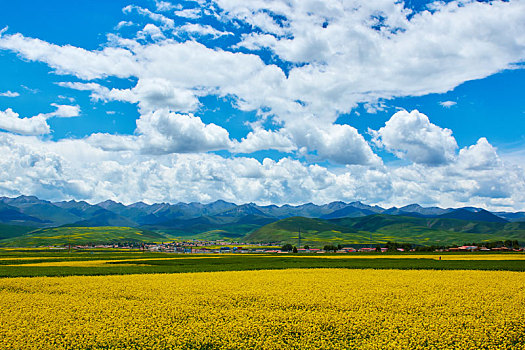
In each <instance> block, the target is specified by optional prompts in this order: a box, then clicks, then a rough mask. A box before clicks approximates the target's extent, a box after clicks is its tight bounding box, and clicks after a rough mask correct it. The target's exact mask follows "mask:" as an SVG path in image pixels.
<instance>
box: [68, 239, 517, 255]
mask: <svg viewBox="0 0 525 350" xmlns="http://www.w3.org/2000/svg"><path fill="white" fill-rule="evenodd" d="M236 244H238V243H235V242H233V243H232V242H225V241H191V242H173V243H160V244H158V243H150V244H142V245H140V246H139V247H140V249H141V250H143V251H150V252H166V253H182V254H220V253H276V254H287V253H291V251H288V250H282V249H278V248H268V247H269V246H277V245H278V244H277V243H266V244H259V245H256V244H251V245H250V246H249V247H246V246H244V245H242V244H238V245H236ZM61 248H63V247H61ZM71 248H75V249H93V248H98V249H100V248H104V249H137V248H138V247H137V246H136V245H133V246H132V245H117V244H97V245H76V246H74V247H71ZM379 250H380V251H381V252H382V253H384V252H387V248H384V247H383V248H370V247H362V248H353V247H342V248H341V249H339V250H336V251H327V250H324V249H319V248H309V249H305V248H299V249H297V253H298V254H306V253H310V254H311V253H314V254H323V253H327V252H329V253H334V252H335V253H366V252H379ZM396 250H397V251H398V252H404V251H405V249H403V248H397V249H396ZM410 251H415V249H411V250H410ZM436 251H439V252H473V251H481V252H483V251H515V252H520V251H525V248H524V247H521V248H519V249H512V248H508V247H497V248H487V247H483V246H475V245H463V246H460V247H453V248H446V249H436Z"/></svg>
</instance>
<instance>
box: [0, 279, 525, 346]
mask: <svg viewBox="0 0 525 350" xmlns="http://www.w3.org/2000/svg"><path fill="white" fill-rule="evenodd" d="M0 303H1V304H0V305H2V311H1V313H0V349H525V316H524V315H525V273H523V272H508V271H433V270H427V271H421V270H347V269H300V270H292V269H291V270H279V271H269V270H263V271H233V272H232V271H229V272H204V273H188V274H165V275H162V274H158V275H126V276H72V277H37V278H6V279H0Z"/></svg>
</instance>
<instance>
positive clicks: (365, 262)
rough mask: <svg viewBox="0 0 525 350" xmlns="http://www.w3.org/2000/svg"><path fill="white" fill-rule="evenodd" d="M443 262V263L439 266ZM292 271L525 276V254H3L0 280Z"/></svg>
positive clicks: (6, 251) (0, 255) (0, 252)
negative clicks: (517, 273) (495, 272)
mask: <svg viewBox="0 0 525 350" xmlns="http://www.w3.org/2000/svg"><path fill="white" fill-rule="evenodd" d="M439 257H441V260H439ZM290 268H294V269H297V268H346V269H426V270H507V271H525V254H524V253H515V254H512V253H510V254H509V253H499V254H485V253H469V254H464V253H463V254H457V253H448V254H447V253H440V254H438V253H431V254H428V253H427V254H411V253H393V254H388V253H372V254H367V253H351V254H304V255H301V254H215V255H211V254H207V255H195V254H191V255H184V254H170V253H150V252H145V253H143V252H139V251H111V250H93V251H73V252H72V253H71V254H69V253H68V252H67V251H66V250H61V251H52V250H43V249H34V250H32V249H23V250H15V249H4V250H0V277H22V276H25V277H31V276H71V275H116V274H150V273H185V272H207V271H242V270H265V269H268V270H282V269H290Z"/></svg>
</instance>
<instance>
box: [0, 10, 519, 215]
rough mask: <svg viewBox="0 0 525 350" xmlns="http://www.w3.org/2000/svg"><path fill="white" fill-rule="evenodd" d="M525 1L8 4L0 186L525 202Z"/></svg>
mask: <svg viewBox="0 0 525 350" xmlns="http://www.w3.org/2000/svg"><path fill="white" fill-rule="evenodd" d="M524 9H525V4H524V2H523V1H508V2H499V1H495V2H491V3H489V2H476V1H447V2H440V3H437V2H436V3H430V2H425V1H407V2H405V3H403V2H396V1H393V0H392V1H390V0H373V1H335V0H330V1H314V0H311V1H291V2H284V1H278V0H271V1H266V2H249V3H246V4H245V3H243V2H235V1H229V0H216V1H179V2H170V1H155V0H151V1H149V0H148V1H130V0H126V1H111V2H106V1H76V2H67V1H47V2H45V3H44V2H37V1H34V2H29V3H27V2H25V3H23V4H22V3H20V2H10V3H8V4H3V5H2V11H1V13H0V31H1V34H0V35H1V36H0V76H1V77H2V79H0V152H1V154H3V155H5V156H4V157H2V159H1V160H0V173H1V175H2V176H0V195H7V196H15V195H20V194H28V195H37V196H39V197H42V198H45V199H51V200H65V199H77V200H87V201H89V202H97V201H102V200H105V199H113V200H117V201H121V202H124V203H131V202H135V201H146V202H161V201H166V202H179V201H184V202H189V201H202V202H208V201H213V200H217V199H224V200H229V201H233V202H236V203H243V202H257V203H261V204H268V203H275V204H284V203H291V204H299V203H305V202H315V203H325V202H330V201H333V200H343V201H353V200H361V201H363V202H367V203H370V204H380V205H384V206H390V205H397V206H400V205H406V204H410V203H413V202H418V203H420V204H423V205H439V206H443V207H460V206H466V205H475V206H480V207H484V208H487V209H492V210H502V211H504V210H525V204H524V203H525V195H524V193H525V191H524V189H525V172H524V170H523V159H525V147H524V146H525V133H524V132H523V130H525V105H524V103H523V101H524V100H525V99H524V97H525V96H524V95H525V93H524V92H523V91H525V89H524V88H525V86H524V85H525V84H524V82H525V79H524V78H525V71H524V70H523V64H524V59H525V44H524V42H525V34H524V33H525V17H524V15H523V13H525V11H524ZM2 28H3V29H2Z"/></svg>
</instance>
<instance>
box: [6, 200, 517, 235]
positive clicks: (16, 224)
mask: <svg viewBox="0 0 525 350" xmlns="http://www.w3.org/2000/svg"><path fill="white" fill-rule="evenodd" d="M55 227H61V228H63V230H64V232H66V231H68V230H69V231H71V230H72V229H73V228H75V227H78V228H86V227H124V228H126V227H127V228H133V229H138V230H141V231H140V232H150V233H152V234H154V233H155V232H157V233H159V234H161V235H163V236H161V237H164V238H166V239H169V238H173V237H179V238H183V237H188V238H199V239H209V240H214V239H224V238H226V239H236V240H245V241H251V242H258V241H266V242H277V241H287V240H290V239H292V237H295V236H296V235H297V233H296V231H297V230H298V229H300V228H301V227H302V228H303V230H304V234H305V235H306V236H308V235H310V238H309V241H310V242H313V243H315V242H321V241H323V240H324V241H332V240H333V239H334V237H335V238H337V239H340V240H341V241H342V242H357V241H365V240H369V237H371V235H375V237H376V238H377V240H378V241H384V240H388V239H389V237H392V239H396V237H397V238H398V239H399V238H404V239H410V240H412V241H414V242H420V243H424V242H425V239H428V237H433V238H432V239H434V241H440V242H445V241H447V242H448V241H461V240H462V239H463V240H466V239H468V240H469V241H474V240H475V239H476V238H480V239H481V238H482V237H481V236H479V235H485V236H486V235H487V234H488V236H486V237H485V236H483V239H492V238H494V239H496V238H497V239H500V238H505V237H514V238H519V239H520V240H521V239H522V236H523V238H525V212H489V211H487V210H484V209H481V208H473V207H464V208H447V209H443V208H438V207H427V208H425V207H422V206H420V205H418V204H411V205H407V206H404V207H401V208H397V207H392V208H381V207H379V206H371V205H367V204H364V203H361V202H358V201H356V202H351V203H344V202H332V203H328V204H324V205H316V204H313V203H307V204H302V205H297V206H292V205H282V206H276V205H267V206H260V205H256V204H254V203H247V204H241V205H237V204H234V203H229V202H226V201H222V200H218V201H215V202H212V203H208V204H203V203H177V204H169V203H155V204H146V203H143V202H138V203H133V204H130V205H124V204H122V203H117V202H114V201H111V200H107V201H104V202H101V203H98V204H89V203H87V202H84V201H73V200H72V201H62V202H50V201H46V200H41V199H39V198H37V197H34V196H19V197H16V198H8V197H0V240H1V239H11V240H12V239H14V238H15V237H18V236H20V235H24V234H27V233H29V232H32V233H34V232H37V231H38V232H39V234H40V235H41V234H42V232H48V231H42V230H46V229H49V228H55ZM69 231H68V232H69ZM49 232H51V231H49ZM130 232H135V231H130ZM279 232H280V233H279ZM494 233H496V234H494ZM458 234H460V236H458ZM493 234H494V235H493ZM400 235H401V236H400ZM306 236H305V238H307V237H306ZM331 236H333V237H331ZM398 236H399V237H398ZM148 237H149V236H148ZM151 237H153V236H151ZM293 239H295V238H293Z"/></svg>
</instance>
